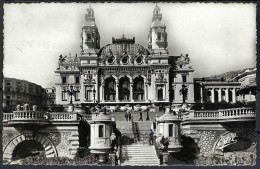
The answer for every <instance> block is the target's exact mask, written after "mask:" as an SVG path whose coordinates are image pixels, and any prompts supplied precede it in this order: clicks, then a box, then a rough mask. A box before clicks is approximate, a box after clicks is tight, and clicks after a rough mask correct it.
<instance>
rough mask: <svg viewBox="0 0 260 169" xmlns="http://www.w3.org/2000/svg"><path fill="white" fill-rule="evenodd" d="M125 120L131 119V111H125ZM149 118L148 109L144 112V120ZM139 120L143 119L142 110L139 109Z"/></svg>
mask: <svg viewBox="0 0 260 169" xmlns="http://www.w3.org/2000/svg"><path fill="white" fill-rule="evenodd" d="M125 120H126V121H131V120H132V114H131V111H129V110H128V111H126V113H125ZM149 120H150V116H149V111H147V112H146V121H149ZM139 121H144V120H143V112H142V111H140V116H139Z"/></svg>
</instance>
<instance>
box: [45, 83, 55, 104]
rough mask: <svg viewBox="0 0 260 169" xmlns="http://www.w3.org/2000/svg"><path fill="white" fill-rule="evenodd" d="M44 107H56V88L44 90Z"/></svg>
mask: <svg viewBox="0 0 260 169" xmlns="http://www.w3.org/2000/svg"><path fill="white" fill-rule="evenodd" d="M43 105H45V106H53V105H55V88H54V87H52V88H44V94H43Z"/></svg>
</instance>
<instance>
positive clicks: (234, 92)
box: [232, 88, 237, 103]
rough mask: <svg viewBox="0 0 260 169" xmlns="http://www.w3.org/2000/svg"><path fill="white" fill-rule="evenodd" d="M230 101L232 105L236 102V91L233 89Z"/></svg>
mask: <svg viewBox="0 0 260 169" xmlns="http://www.w3.org/2000/svg"><path fill="white" fill-rule="evenodd" d="M232 101H233V103H236V102H237V101H236V89H235V88H233V89H232Z"/></svg>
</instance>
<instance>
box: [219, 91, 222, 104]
mask: <svg viewBox="0 0 260 169" xmlns="http://www.w3.org/2000/svg"><path fill="white" fill-rule="evenodd" d="M221 91H222V89H221V88H219V89H218V102H221V101H222V92H221Z"/></svg>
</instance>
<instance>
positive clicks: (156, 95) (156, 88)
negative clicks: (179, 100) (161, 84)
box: [155, 85, 158, 100]
mask: <svg viewBox="0 0 260 169" xmlns="http://www.w3.org/2000/svg"><path fill="white" fill-rule="evenodd" d="M155 100H158V87H157V85H155Z"/></svg>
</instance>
